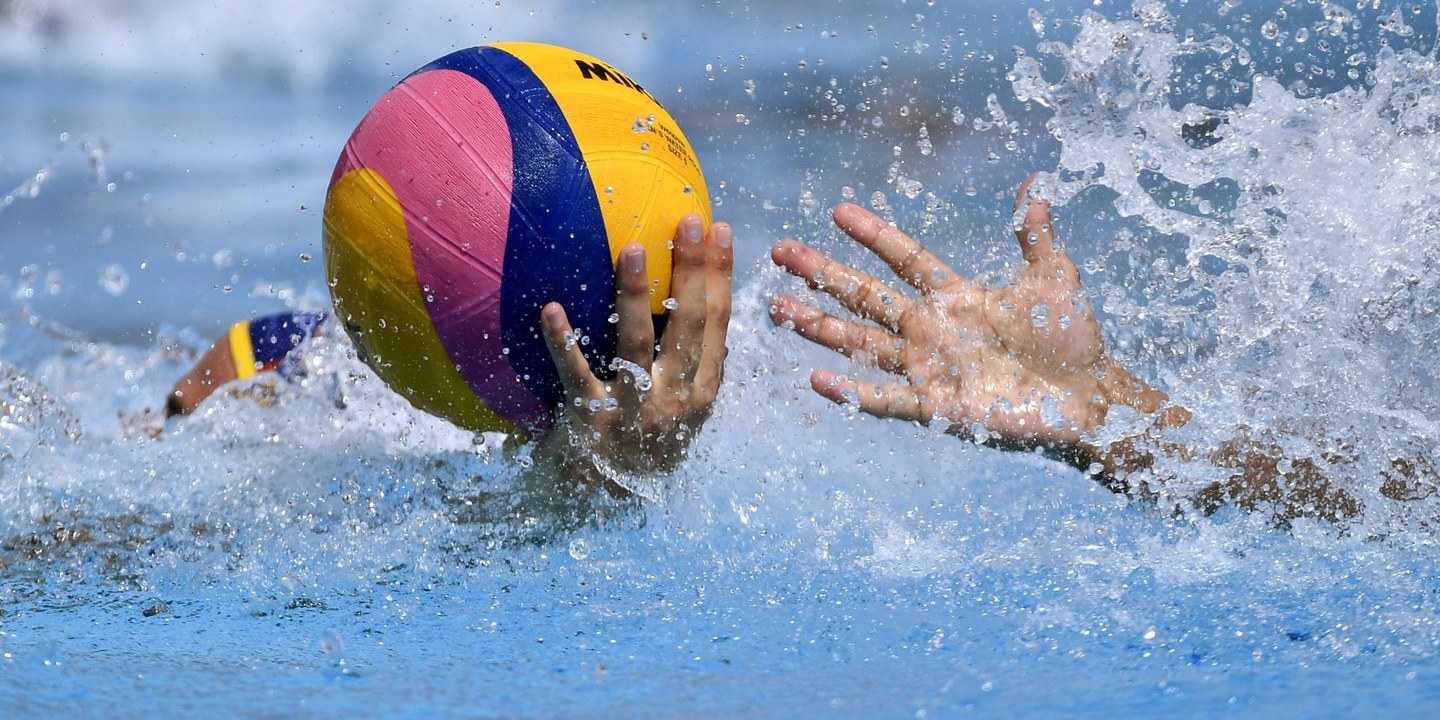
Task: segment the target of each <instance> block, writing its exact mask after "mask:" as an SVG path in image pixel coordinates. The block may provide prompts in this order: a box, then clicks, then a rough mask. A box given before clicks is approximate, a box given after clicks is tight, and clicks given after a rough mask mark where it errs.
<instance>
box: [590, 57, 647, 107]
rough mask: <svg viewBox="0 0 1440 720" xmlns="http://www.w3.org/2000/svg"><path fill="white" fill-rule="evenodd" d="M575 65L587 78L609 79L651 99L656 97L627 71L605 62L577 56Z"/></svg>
mask: <svg viewBox="0 0 1440 720" xmlns="http://www.w3.org/2000/svg"><path fill="white" fill-rule="evenodd" d="M575 66H576V67H578V68H580V75H581V77H583V78H585V79H586V80H609V81H611V82H614V83H619V84H621V85H624V86H625V87H628V88H630V89H631V90H634V91H636V92H638V93H640V94H642V95H644V96H645V97H648V98H650V99H651V100H654V99H655V98H654V97H652V96H651V95H650V93H648V92H646V91H645V88H643V87H640V84H639V83H637V82H635V81H634V80H631V79H630V78H628V77H626V76H625V73H622V72H620V71H619V70H616V69H615V68H612V67H609V66H607V65H605V64H604V63H600V62H587V61H585V60H582V59H580V58H575Z"/></svg>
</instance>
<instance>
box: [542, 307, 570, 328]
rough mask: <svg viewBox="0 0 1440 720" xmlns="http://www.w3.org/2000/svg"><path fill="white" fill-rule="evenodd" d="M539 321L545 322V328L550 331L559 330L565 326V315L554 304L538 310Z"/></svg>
mask: <svg viewBox="0 0 1440 720" xmlns="http://www.w3.org/2000/svg"><path fill="white" fill-rule="evenodd" d="M540 319H541V320H543V321H544V322H545V327H547V328H550V329H551V330H559V329H560V328H561V327H564V325H565V313H564V312H562V311H561V310H560V306H559V305H556V304H554V303H551V304H549V305H546V306H545V307H544V308H543V309H541V310H540Z"/></svg>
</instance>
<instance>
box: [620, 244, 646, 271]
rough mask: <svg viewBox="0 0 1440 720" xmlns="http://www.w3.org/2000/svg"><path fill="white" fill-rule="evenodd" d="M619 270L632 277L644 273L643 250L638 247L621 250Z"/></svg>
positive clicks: (632, 246)
mask: <svg viewBox="0 0 1440 720" xmlns="http://www.w3.org/2000/svg"><path fill="white" fill-rule="evenodd" d="M620 270H621V271H622V272H626V273H630V274H632V275H633V274H635V273H642V272H645V249H644V248H642V247H640V246H639V245H630V246H628V247H626V248H625V249H624V250H621V251H620Z"/></svg>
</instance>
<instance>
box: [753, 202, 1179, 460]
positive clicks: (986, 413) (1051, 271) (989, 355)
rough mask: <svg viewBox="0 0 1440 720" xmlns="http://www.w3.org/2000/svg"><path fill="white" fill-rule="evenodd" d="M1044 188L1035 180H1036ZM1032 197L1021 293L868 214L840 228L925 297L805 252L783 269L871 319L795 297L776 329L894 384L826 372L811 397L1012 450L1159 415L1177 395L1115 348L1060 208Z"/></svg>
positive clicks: (777, 311) (848, 213)
mask: <svg viewBox="0 0 1440 720" xmlns="http://www.w3.org/2000/svg"><path fill="white" fill-rule="evenodd" d="M1031 179H1033V177H1032V178H1031ZM1030 182H1031V181H1030V180H1026V181H1025V183H1024V184H1022V185H1021V187H1020V191H1019V194H1018V196H1017V199H1016V206H1017V214H1018V213H1019V212H1020V210H1019V209H1018V208H1023V221H1022V222H1020V223H1019V227H1018V229H1017V230H1016V233H1015V235H1016V237H1017V239H1018V240H1019V244H1020V251H1021V255H1022V257H1023V258H1024V263H1025V265H1024V268H1023V269H1022V270H1021V272H1020V275H1019V277H1018V278H1017V279H1016V280H1015V281H1014V282H1013V283H1012V284H1010V285H1007V286H1005V287H1000V288H993V289H992V288H986V287H982V286H980V285H978V284H976V283H975V282H973V281H971V280H969V279H967V278H965V277H963V276H961V275H959V274H957V273H956V272H955V271H953V270H951V269H950V268H949V267H948V266H947V265H945V263H943V262H941V261H940V260H939V259H938V258H936V257H935V256H934V255H932V254H931V253H930V252H929V251H927V250H926V249H925V248H924V247H923V246H921V245H920V243H918V242H916V241H915V240H914V239H912V238H910V237H909V236H908V235H906V234H905V233H903V232H901V231H900V230H898V229H897V228H895V227H894V226H893V225H891V224H889V223H887V222H886V221H884V220H882V219H881V218H879V217H876V216H875V215H874V214H872V213H870V212H868V211H866V210H864V209H863V208H861V207H859V206H856V205H851V204H842V205H840V206H839V207H837V208H835V212H834V217H835V223H836V225H838V226H839V227H840V229H842V230H844V231H845V233H846V234H847V235H849V236H850V237H851V238H853V239H854V240H855V241H856V242H858V243H860V244H861V245H862V246H864V247H865V248H866V249H868V250H870V251H871V252H873V253H875V254H876V255H877V256H878V257H879V258H880V259H881V260H883V261H884V262H885V264H886V265H889V266H890V268H891V269H892V270H894V271H895V274H896V275H898V276H899V277H900V279H902V280H904V281H905V282H906V283H907V284H909V285H910V286H911V288H913V289H914V291H915V293H914V294H906V293H902V292H898V291H896V290H895V289H893V288H892V287H891V286H890V285H888V284H886V283H884V282H882V281H880V280H878V279H876V278H874V277H871V276H870V275H867V274H866V273H863V272H861V271H859V270H856V269H855V268H852V267H850V266H848V265H846V264H844V263H842V262H840V261H838V260H835V259H834V258H831V257H828V256H827V255H825V254H823V253H821V252H820V251H818V250H816V249H814V248H812V247H810V246H807V245H805V244H803V243H800V242H798V241H795V240H784V241H781V242H780V243H779V244H777V245H776V246H775V247H774V248H773V250H772V251H771V258H772V259H773V260H774V262H775V264H777V265H779V266H780V267H782V268H784V269H785V270H786V271H788V272H789V273H791V274H792V275H795V276H797V277H800V278H802V279H804V280H805V282H806V283H807V284H808V285H809V286H810V287H811V288H812V289H818V290H821V291H823V292H825V293H826V294H829V295H831V296H832V297H834V298H835V299H836V300H838V301H839V302H840V304H841V305H843V306H844V307H845V308H846V309H848V310H849V311H850V312H851V313H853V314H854V315H856V316H858V317H859V319H855V318H848V317H839V316H836V315H832V314H830V313H828V312H826V311H824V310H821V309H819V308H816V307H813V306H811V305H807V304H805V303H804V302H802V301H800V300H799V299H797V298H796V297H795V296H793V295H789V294H783V295H780V296H779V297H777V298H775V299H774V301H773V304H772V305H771V310H770V317H771V320H772V321H773V322H775V323H776V324H777V325H778V324H789V325H791V326H793V328H794V330H795V332H796V333H798V334H799V335H800V336H802V337H804V338H806V339H808V340H810V341H812V342H815V343H817V344H820V345H823V346H825V347H828V348H830V349H832V350H835V351H836V352H839V353H841V354H843V355H845V356H847V357H850V358H852V359H855V360H856V361H858V362H862V363H867V364H874V365H876V366H878V367H879V368H881V369H883V370H885V371H887V372H890V373H892V374H893V375H894V376H895V379H894V380H892V381H890V382H882V383H870V382H862V381H858V380H855V379H852V378H849V377H846V376H844V375H838V374H836V373H834V372H830V371H827V370H815V371H814V372H813V373H812V374H811V376H810V384H811V387H813V388H814V389H815V391H816V392H818V393H820V394H821V395H823V396H824V397H826V398H828V399H830V400H832V401H834V402H837V403H844V404H855V405H857V406H858V407H859V408H860V409H861V410H863V411H864V412H867V413H870V414H872V415H877V416H881V417H895V418H903V419H907V420H915V421H919V422H923V423H930V422H932V421H945V422H948V423H950V424H951V427H952V428H955V429H957V430H959V431H961V432H962V433H969V432H970V431H972V430H973V429H975V428H983V429H984V430H985V432H986V434H988V435H990V436H993V437H995V438H996V439H998V440H1000V441H1002V442H1004V443H1006V444H1011V445H1017V444H1018V445H1021V446H1026V447H1032V446H1037V445H1046V446H1055V445H1060V446H1067V447H1068V446H1073V445H1075V444H1076V443H1079V442H1080V441H1082V440H1083V439H1085V438H1086V437H1087V436H1088V435H1090V434H1091V433H1092V432H1093V430H1094V429H1095V428H1096V427H1097V426H1099V425H1101V424H1103V423H1104V421H1105V415H1106V411H1107V410H1108V409H1109V407H1110V406H1111V405H1114V404H1124V405H1129V406H1132V407H1135V408H1136V409H1138V410H1141V411H1142V412H1153V411H1154V410H1156V409H1157V408H1158V407H1159V406H1160V404H1161V403H1162V402H1163V401H1164V399H1165V395H1164V394H1163V393H1161V392H1159V391H1156V390H1153V389H1151V388H1149V387H1148V386H1146V385H1145V384H1144V383H1143V382H1141V381H1139V380H1138V379H1136V378H1135V377H1134V376H1132V375H1130V373H1129V372H1127V371H1126V370H1125V369H1124V368H1123V367H1121V366H1120V365H1119V363H1117V362H1116V361H1115V360H1114V359H1113V358H1112V357H1111V356H1110V355H1109V354H1108V353H1107V352H1106V350H1105V341H1104V337H1103V336H1102V334H1101V331H1100V326H1099V324H1098V323H1097V322H1096V319H1095V315H1094V313H1093V312H1092V311H1091V309H1090V304H1089V301H1088V300H1087V299H1086V297H1085V295H1084V293H1083V291H1082V290H1081V287H1080V276H1079V273H1078V272H1077V271H1076V269H1075V264H1074V263H1073V262H1071V260H1070V257H1069V256H1068V255H1066V254H1065V252H1064V250H1062V249H1060V248H1059V247H1057V245H1056V242H1055V230H1054V227H1053V225H1052V224H1051V219H1050V205H1049V203H1048V202H1047V201H1046V200H1044V199H1042V198H1038V197H1032V195H1031V194H1030V193H1029V192H1028V190H1029V187H1030Z"/></svg>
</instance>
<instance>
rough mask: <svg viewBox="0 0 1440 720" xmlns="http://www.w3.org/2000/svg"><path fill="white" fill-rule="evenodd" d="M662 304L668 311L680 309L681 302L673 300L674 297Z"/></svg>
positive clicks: (666, 299)
mask: <svg viewBox="0 0 1440 720" xmlns="http://www.w3.org/2000/svg"><path fill="white" fill-rule="evenodd" d="M660 304H661V305H663V306H665V309H666V310H674V309H675V308H678V307H680V301H679V300H676V299H675V298H673V297H672V298H665V299H664V300H663V301H661V303H660Z"/></svg>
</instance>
